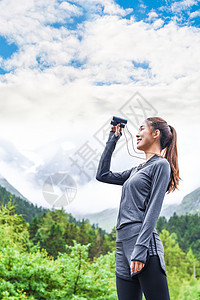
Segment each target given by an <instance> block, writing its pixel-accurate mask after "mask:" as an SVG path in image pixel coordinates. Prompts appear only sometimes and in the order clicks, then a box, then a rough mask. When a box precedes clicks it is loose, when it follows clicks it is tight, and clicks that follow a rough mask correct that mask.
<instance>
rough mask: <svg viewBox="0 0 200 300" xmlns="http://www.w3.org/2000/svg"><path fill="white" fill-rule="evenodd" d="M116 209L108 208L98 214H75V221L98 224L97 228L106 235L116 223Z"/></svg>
mask: <svg viewBox="0 0 200 300" xmlns="http://www.w3.org/2000/svg"><path fill="white" fill-rule="evenodd" d="M117 215H118V209H117V208H108V209H104V210H102V211H100V212H98V213H90V214H79V215H77V214H76V219H78V220H81V219H82V218H83V219H88V220H89V222H90V224H98V226H99V227H101V228H102V229H104V230H106V231H107V232H108V233H109V232H111V231H112V229H113V227H114V226H115V225H116V222H117Z"/></svg>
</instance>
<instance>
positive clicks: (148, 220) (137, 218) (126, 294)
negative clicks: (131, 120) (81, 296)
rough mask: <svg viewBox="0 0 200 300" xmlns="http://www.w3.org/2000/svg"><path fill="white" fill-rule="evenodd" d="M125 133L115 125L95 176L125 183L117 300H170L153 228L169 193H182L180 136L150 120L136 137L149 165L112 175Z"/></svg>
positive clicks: (119, 223)
mask: <svg viewBox="0 0 200 300" xmlns="http://www.w3.org/2000/svg"><path fill="white" fill-rule="evenodd" d="M121 135H122V129H121V128H120V124H118V125H117V126H116V127H115V126H112V127H111V131H110V133H109V138H108V141H107V143H106V147H105V149H104V151H103V153H102V155H101V158H100V161H99V166H98V169H97V173H96V179H97V180H99V181H101V182H105V183H109V184H117V185H122V194H121V201H120V207H119V212H118V218H117V224H116V269H115V275H116V286H117V294H118V299H120V300H141V299H142V295H143V293H144V295H145V298H146V300H169V299H170V297H169V290H168V284H167V274H166V266H165V261H164V248H163V245H162V242H161V240H160V238H159V235H158V233H157V231H156V229H155V225H156V222H157V219H158V217H159V214H160V211H161V208H162V203H163V200H164V196H165V193H166V192H168V193H170V192H171V191H174V190H175V189H178V187H177V186H178V184H179V180H180V179H181V178H180V177H179V167H178V154H177V134H176V131H175V129H174V128H173V127H172V126H170V125H168V124H167V122H166V121H165V120H163V119H162V118H159V117H152V118H147V119H146V120H144V122H143V123H142V124H141V126H140V128H139V132H138V134H137V135H136V137H137V149H138V150H142V151H144V153H145V155H146V161H145V162H144V163H142V164H140V165H139V166H135V167H132V168H130V169H128V170H125V171H123V172H112V171H110V163H111V156H112V153H113V151H114V149H115V146H116V142H117V141H118V139H119V138H120V137H121ZM162 150H164V153H162V155H161V151H162Z"/></svg>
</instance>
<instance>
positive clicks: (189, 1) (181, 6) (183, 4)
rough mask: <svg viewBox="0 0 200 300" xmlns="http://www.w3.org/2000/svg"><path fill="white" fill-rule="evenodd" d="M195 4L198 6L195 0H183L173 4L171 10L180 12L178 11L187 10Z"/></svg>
mask: <svg viewBox="0 0 200 300" xmlns="http://www.w3.org/2000/svg"><path fill="white" fill-rule="evenodd" d="M196 4H198V1H196V0H183V1H180V2H174V3H173V4H172V6H171V9H172V12H180V11H182V10H185V9H188V8H190V7H192V6H193V5H196Z"/></svg>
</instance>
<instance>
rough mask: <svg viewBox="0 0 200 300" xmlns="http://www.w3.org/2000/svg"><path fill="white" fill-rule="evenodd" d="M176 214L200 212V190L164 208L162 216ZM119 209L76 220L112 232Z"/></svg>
mask: <svg viewBox="0 0 200 300" xmlns="http://www.w3.org/2000/svg"><path fill="white" fill-rule="evenodd" d="M174 212H176V213H177V215H185V214H188V213H191V214H195V213H199V212H200V188H198V189H196V190H194V191H193V192H191V193H190V194H188V195H186V196H185V197H184V198H183V200H182V202H181V203H180V204H179V205H177V204H173V205H168V206H164V207H163V208H162V211H161V213H160V216H164V217H166V219H169V218H170V217H171V216H172V215H173V214H174ZM117 214H118V209H117V208H110V209H105V210H103V211H101V212H98V213H93V214H83V215H79V216H76V218H79V219H81V218H85V219H88V220H89V221H90V222H91V223H95V224H98V225H99V227H101V228H103V229H105V230H106V231H107V232H111V230H112V228H113V227H114V226H115V225H116V220H117Z"/></svg>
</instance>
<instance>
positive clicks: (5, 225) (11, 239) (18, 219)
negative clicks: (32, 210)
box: [0, 201, 31, 251]
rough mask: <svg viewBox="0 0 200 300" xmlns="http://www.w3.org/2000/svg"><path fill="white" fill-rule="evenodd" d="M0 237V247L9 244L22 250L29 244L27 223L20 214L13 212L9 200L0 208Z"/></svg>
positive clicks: (13, 208) (13, 209)
mask: <svg viewBox="0 0 200 300" xmlns="http://www.w3.org/2000/svg"><path fill="white" fill-rule="evenodd" d="M0 237H1V238H0V249H1V248H4V247H7V246H10V247H12V248H14V249H18V250H21V251H23V250H25V249H28V248H29V247H30V246H31V242H30V240H29V232H28V226H27V223H26V222H25V220H24V219H23V218H22V216H20V215H17V214H15V207H14V206H13V205H12V203H11V201H10V202H8V204H7V206H4V207H3V206H2V209H1V213H0Z"/></svg>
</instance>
